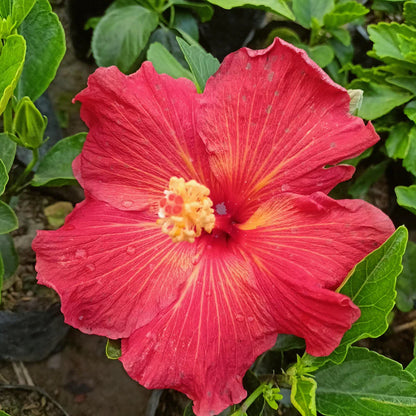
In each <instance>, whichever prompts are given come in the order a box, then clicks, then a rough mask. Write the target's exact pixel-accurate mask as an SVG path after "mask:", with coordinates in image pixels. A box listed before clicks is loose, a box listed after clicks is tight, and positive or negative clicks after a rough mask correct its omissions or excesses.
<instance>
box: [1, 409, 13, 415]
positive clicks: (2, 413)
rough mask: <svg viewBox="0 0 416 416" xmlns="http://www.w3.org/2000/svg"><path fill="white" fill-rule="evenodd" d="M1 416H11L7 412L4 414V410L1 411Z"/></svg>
mask: <svg viewBox="0 0 416 416" xmlns="http://www.w3.org/2000/svg"><path fill="white" fill-rule="evenodd" d="M0 416H11V415H9V414H8V413H6V412H3V410H0Z"/></svg>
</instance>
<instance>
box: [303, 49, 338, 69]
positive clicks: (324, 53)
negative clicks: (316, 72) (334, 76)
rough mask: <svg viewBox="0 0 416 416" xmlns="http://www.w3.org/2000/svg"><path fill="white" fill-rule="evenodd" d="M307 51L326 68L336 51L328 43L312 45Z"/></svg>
mask: <svg viewBox="0 0 416 416" xmlns="http://www.w3.org/2000/svg"><path fill="white" fill-rule="evenodd" d="M306 52H308V55H309V56H310V58H311V59H312V60H314V61H315V62H316V63H317V64H318V65H319V66H320V67H321V68H325V67H326V66H327V65H329V63H330V62H331V61H332V60H333V59H334V51H333V49H332V48H331V47H330V46H328V45H316V46H310V47H308V48H307V49H306Z"/></svg>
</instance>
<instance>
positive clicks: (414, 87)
mask: <svg viewBox="0 0 416 416" xmlns="http://www.w3.org/2000/svg"><path fill="white" fill-rule="evenodd" d="M386 81H387V82H389V83H390V84H393V85H396V86H397V87H400V88H404V89H405V90H408V91H410V92H411V93H412V94H413V95H416V76H414V75H401V76H400V75H398V76H394V77H388V78H386Z"/></svg>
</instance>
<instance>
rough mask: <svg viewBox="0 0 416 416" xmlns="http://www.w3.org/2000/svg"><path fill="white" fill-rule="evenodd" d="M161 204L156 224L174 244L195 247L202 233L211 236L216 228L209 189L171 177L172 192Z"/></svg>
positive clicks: (167, 194)
mask: <svg viewBox="0 0 416 416" xmlns="http://www.w3.org/2000/svg"><path fill="white" fill-rule="evenodd" d="M164 194H165V197H164V198H162V199H161V200H160V202H159V219H158V220H157V224H159V225H161V226H162V231H163V232H164V233H166V234H167V235H169V237H170V238H171V239H172V241H173V242H175V243H176V242H179V241H188V242H189V243H193V242H194V241H195V238H196V237H199V236H200V235H201V233H202V230H205V231H206V232H207V233H210V232H211V231H212V230H213V228H214V224H215V215H214V210H213V209H212V208H211V207H212V201H211V199H210V198H209V197H208V195H209V189H208V188H207V187H206V186H204V185H201V184H200V183H198V182H197V181H195V180H193V179H192V180H190V181H188V182H185V179H183V178H177V177H175V176H172V177H171V178H170V181H169V190H166V191H164Z"/></svg>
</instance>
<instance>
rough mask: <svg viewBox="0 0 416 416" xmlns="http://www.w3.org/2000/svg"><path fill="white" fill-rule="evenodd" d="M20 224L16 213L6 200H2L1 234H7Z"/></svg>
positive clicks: (0, 203) (0, 209) (0, 204)
mask: <svg viewBox="0 0 416 416" xmlns="http://www.w3.org/2000/svg"><path fill="white" fill-rule="evenodd" d="M18 226H19V224H18V221H17V217H16V214H15V213H14V211H13V210H12V209H11V208H10V207H9V205H7V204H6V203H5V202H3V201H0V234H7V233H10V232H12V231H14V230H16V229H17V227H18Z"/></svg>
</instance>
